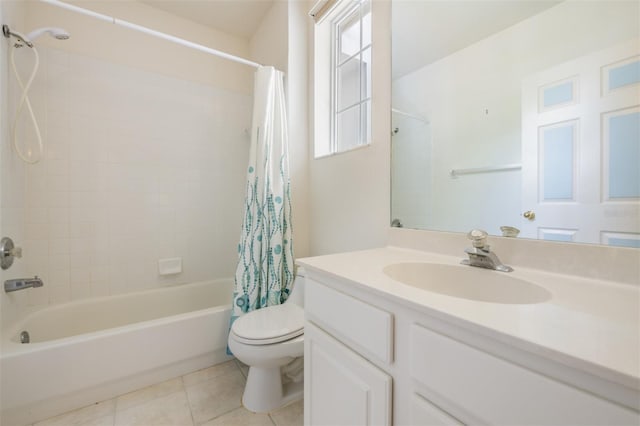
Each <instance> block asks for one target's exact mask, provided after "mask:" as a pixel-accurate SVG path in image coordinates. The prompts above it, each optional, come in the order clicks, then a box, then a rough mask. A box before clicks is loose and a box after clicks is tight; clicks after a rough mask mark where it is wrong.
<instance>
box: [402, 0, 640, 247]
mask: <svg viewBox="0 0 640 426" xmlns="http://www.w3.org/2000/svg"><path fill="white" fill-rule="evenodd" d="M639 5H640V3H638V2H637V1H612V0H602V1H589V2H584V1H573V0H571V1H545V0H533V1H528V0H522V1H512V0H498V1H484V0H475V1H458V0H451V1H446V2H443V1H436V0H392V37H393V45H392V49H393V77H392V78H393V81H392V92H393V93H392V112H391V116H392V117H391V119H392V126H391V128H392V137H391V139H392V142H391V144H392V153H391V155H392V162H391V163H392V176H391V179H392V185H391V186H392V194H391V200H392V206H391V218H392V220H393V223H392V226H404V227H406V228H419V229H430V230H440V231H452V232H467V231H469V230H470V229H472V228H481V229H485V230H486V231H488V232H489V233H490V234H492V235H505V236H516V235H517V236H518V237H519V238H539V239H545V240H551V241H574V242H582V243H596V244H608V245H617V246H626V247H638V248H640V171H639V170H640V166H639V165H640V38H639V36H640V21H639V20H638V16H640V10H639Z"/></svg>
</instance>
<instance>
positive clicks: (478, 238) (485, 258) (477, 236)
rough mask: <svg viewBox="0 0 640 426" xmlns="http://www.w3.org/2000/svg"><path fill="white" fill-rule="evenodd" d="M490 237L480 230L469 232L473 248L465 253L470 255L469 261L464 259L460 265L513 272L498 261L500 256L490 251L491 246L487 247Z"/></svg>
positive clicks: (467, 249)
mask: <svg viewBox="0 0 640 426" xmlns="http://www.w3.org/2000/svg"><path fill="white" fill-rule="evenodd" d="M488 235H489V234H487V233H486V232H485V231H483V230H480V229H473V230H472V231H471V232H469V233H468V234H467V238H469V239H470V240H471V245H472V246H473V247H468V248H466V249H464V252H465V253H467V255H469V259H464V260H463V261H462V262H460V263H462V264H463V265H469V266H477V267H480V268H486V269H493V270H495V271H501V272H511V271H513V268H512V267H511V266H507V265H503V264H502V262H501V261H500V259H498V256H496V254H495V253H494V252H492V251H491V250H490V248H489V245H487V236H488Z"/></svg>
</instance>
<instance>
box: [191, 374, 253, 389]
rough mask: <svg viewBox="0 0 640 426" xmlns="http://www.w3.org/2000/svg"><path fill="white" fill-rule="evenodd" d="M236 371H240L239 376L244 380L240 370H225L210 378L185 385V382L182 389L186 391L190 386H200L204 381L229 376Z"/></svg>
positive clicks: (207, 381)
mask: <svg viewBox="0 0 640 426" xmlns="http://www.w3.org/2000/svg"><path fill="white" fill-rule="evenodd" d="M238 373H240V376H242V378H243V379H245V380H246V377H244V375H243V374H242V371H227V372H225V373H222V374H218V375H217V376H214V377H210V378H208V379H206V380H202V381H199V382H197V383H192V384H191V385H186V384H185V387H184V390H185V392H187V390H188V389H190V388H194V387H196V386H202V385H203V384H205V383H209V382H213V381H215V380H218V379H220V378H222V377H226V376H230V375H232V374H238ZM188 393H189V392H187V394H188Z"/></svg>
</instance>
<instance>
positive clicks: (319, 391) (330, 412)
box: [304, 322, 392, 426]
mask: <svg viewBox="0 0 640 426" xmlns="http://www.w3.org/2000/svg"><path fill="white" fill-rule="evenodd" d="M304 345H305V348H304V362H305V366H304V375H305V377H304V381H305V382H304V387H305V389H304V394H305V399H304V416H305V421H304V423H305V425H309V426H312V425H345V426H347V425H349V426H351V425H362V426H364V425H390V424H391V403H392V399H391V377H390V376H388V375H387V374H386V373H384V372H383V371H381V370H380V369H378V368H377V367H375V366H373V365H372V364H370V363H369V362H368V361H367V360H365V359H364V358H362V357H361V356H360V355H358V354H356V353H355V352H353V351H352V350H350V349H349V348H347V347H346V346H344V345H343V344H342V343H340V342H338V341H337V340H335V339H334V338H333V337H331V336H330V335H329V334H327V333H325V332H324V331H322V330H321V329H320V328H318V327H316V326H314V325H313V324H312V323H309V322H307V323H306V324H305V329H304Z"/></svg>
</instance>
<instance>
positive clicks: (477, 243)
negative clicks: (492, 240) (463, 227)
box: [467, 229, 489, 248]
mask: <svg viewBox="0 0 640 426" xmlns="http://www.w3.org/2000/svg"><path fill="white" fill-rule="evenodd" d="M488 236H489V234H488V233H487V231H483V230H482V229H472V230H471V231H469V233H468V234H467V238H468V239H470V240H471V245H472V246H474V247H476V248H482V247H485V246H486V245H487V237H488Z"/></svg>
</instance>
